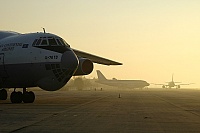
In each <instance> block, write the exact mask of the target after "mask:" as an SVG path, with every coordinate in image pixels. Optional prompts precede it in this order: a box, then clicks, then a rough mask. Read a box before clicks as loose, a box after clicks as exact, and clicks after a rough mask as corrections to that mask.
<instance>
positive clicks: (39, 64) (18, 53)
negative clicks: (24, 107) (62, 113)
mask: <svg viewBox="0 0 200 133" xmlns="http://www.w3.org/2000/svg"><path fill="white" fill-rule="evenodd" d="M93 63H99V64H103V65H122V63H119V62H115V61H112V60H109V59H105V58H102V57H99V56H96V55H92V54H89V53H85V52H83V51H79V50H75V49H72V48H70V45H69V44H68V43H67V42H65V41H64V39H62V38H61V37H59V36H57V35H55V34H51V33H46V32H45V29H44V33H28V34H21V33H17V32H8V31H0V100H6V99H7V88H14V91H13V92H12V93H11V95H10V99H11V102H12V103H21V102H22V101H23V102H24V103H32V102H34V100H35V94H34V93H33V92H32V91H27V89H26V88H28V87H40V88H41V89H43V90H46V91H56V90H59V89H60V88H62V87H63V86H64V85H65V84H66V83H67V82H68V81H69V79H70V78H71V77H72V76H77V75H87V74H90V73H91V72H92V70H93ZM16 88H23V91H22V92H21V91H18V92H16Z"/></svg>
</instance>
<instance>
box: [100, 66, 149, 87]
mask: <svg viewBox="0 0 200 133" xmlns="http://www.w3.org/2000/svg"><path fill="white" fill-rule="evenodd" d="M97 76H98V80H97V81H96V82H97V83H100V84H105V85H109V86H116V87H125V88H144V87H147V86H149V85H150V84H149V83H147V82H146V81H144V80H117V79H115V78H113V79H112V80H109V79H106V77H105V76H104V75H103V74H102V73H101V71H99V70H97Z"/></svg>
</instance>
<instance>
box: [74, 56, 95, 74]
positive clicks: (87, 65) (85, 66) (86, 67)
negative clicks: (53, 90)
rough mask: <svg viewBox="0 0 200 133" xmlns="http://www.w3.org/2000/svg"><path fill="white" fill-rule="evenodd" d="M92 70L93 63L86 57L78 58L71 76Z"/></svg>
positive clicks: (88, 72)
mask: <svg viewBox="0 0 200 133" xmlns="http://www.w3.org/2000/svg"><path fill="white" fill-rule="evenodd" d="M92 70H93V63H92V61H91V60H89V59H87V58H79V65H78V68H77V70H76V72H75V73H74V75H73V76H80V75H88V74H90V73H91V72H92Z"/></svg>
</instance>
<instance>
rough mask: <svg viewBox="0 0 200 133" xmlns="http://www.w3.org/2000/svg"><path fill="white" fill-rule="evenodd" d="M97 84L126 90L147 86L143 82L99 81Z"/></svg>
mask: <svg viewBox="0 0 200 133" xmlns="http://www.w3.org/2000/svg"><path fill="white" fill-rule="evenodd" d="M97 82H98V83H101V84H105V85H109V86H116V87H126V88H144V87H146V86H149V83H147V82H146V81H144V80H99V81H97Z"/></svg>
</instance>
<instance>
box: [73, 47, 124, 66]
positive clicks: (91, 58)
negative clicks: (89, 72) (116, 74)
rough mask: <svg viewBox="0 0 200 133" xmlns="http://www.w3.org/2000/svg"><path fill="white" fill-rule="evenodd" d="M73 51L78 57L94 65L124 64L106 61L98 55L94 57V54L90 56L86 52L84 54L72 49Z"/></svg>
mask: <svg viewBox="0 0 200 133" xmlns="http://www.w3.org/2000/svg"><path fill="white" fill-rule="evenodd" d="M72 50H73V51H74V53H75V54H76V55H77V56H78V57H83V58H88V59H90V60H91V61H92V62H94V63H98V64H103V65H122V63H119V62H116V61H112V60H109V59H106V58H103V57H99V56H96V55H92V54H89V53H86V52H83V51H80V50H76V49H72Z"/></svg>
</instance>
